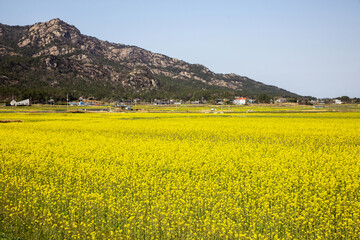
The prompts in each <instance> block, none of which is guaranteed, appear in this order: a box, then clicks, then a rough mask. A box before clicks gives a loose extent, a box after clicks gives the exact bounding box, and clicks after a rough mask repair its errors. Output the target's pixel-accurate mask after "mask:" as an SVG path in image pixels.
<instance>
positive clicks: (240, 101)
mask: <svg viewBox="0 0 360 240" xmlns="http://www.w3.org/2000/svg"><path fill="white" fill-rule="evenodd" d="M233 103H234V104H235V105H244V104H246V97H238V98H235V100H234V101H233Z"/></svg>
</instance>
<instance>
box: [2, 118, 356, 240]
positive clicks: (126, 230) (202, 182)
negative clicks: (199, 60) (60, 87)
mask: <svg viewBox="0 0 360 240" xmlns="http://www.w3.org/2000/svg"><path fill="white" fill-rule="evenodd" d="M0 118H17V119H21V120H22V121H23V122H13V123H6V124H2V125H0V139H1V141H0V233H2V234H5V235H6V234H8V235H11V236H16V237H22V238H24V239H360V198H359V196H360V158H359V156H360V113H359V112H348V113H293V114H285V113H278V114H273V113H263V114H261V113H259V114H256V113H252V114H246V113H245V114H222V115H215V114H185V113H184V114H181V113H173V114H170V113H169V114H167V113H160V114H155V113H154V114H151V113H142V114H141V113H134V114H121V113H113V114H103V113H95V114H91V113H86V114H62V113H53V114H34V113H26V114H15V113H6V114H5V113H3V114H2V115H1V114H0Z"/></svg>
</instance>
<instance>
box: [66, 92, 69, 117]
mask: <svg viewBox="0 0 360 240" xmlns="http://www.w3.org/2000/svg"><path fill="white" fill-rule="evenodd" d="M66 111H67V112H68V111H69V93H68V94H67V95H66Z"/></svg>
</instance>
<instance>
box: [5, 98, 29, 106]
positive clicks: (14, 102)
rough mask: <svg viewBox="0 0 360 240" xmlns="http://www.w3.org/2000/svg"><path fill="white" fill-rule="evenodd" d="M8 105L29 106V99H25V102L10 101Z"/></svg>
mask: <svg viewBox="0 0 360 240" xmlns="http://www.w3.org/2000/svg"><path fill="white" fill-rule="evenodd" d="M10 105H11V106H30V99H25V100H22V101H19V102H17V101H15V100H12V101H11V102H10Z"/></svg>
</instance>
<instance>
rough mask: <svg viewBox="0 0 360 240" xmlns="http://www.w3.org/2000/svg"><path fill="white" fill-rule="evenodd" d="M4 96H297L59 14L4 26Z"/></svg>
mask: <svg viewBox="0 0 360 240" xmlns="http://www.w3.org/2000/svg"><path fill="white" fill-rule="evenodd" d="M0 88H1V89H2V91H1V93H0V94H2V95H0V97H1V98H9V96H10V95H12V96H13V95H16V96H19V97H20V96H21V97H28V96H31V97H32V98H37V99H43V98H45V97H50V96H52V97H55V98H62V97H63V96H64V94H66V93H69V92H70V95H71V96H72V97H74V98H76V97H79V96H90V95H93V97H96V98H128V97H143V98H178V99H191V98H192V99H195V98H197V99H199V98H205V99H206V98H217V97H227V96H235V95H243V96H252V95H259V94H269V95H273V96H281V97H285V96H288V97H294V96H298V95H297V94H294V93H291V92H289V91H286V90H284V89H281V88H278V87H275V86H270V85H266V84H263V83H261V82H257V81H254V80H252V79H249V78H247V77H244V76H240V75H237V74H233V73H232V74H222V73H214V72H212V71H210V70H209V69H208V68H206V67H205V66H203V65H201V64H190V63H187V62H185V61H182V60H178V59H176V58H172V57H168V56H166V55H163V54H159V53H154V52H151V51H148V50H146V49H143V48H140V47H137V46H132V45H125V44H120V43H111V42H108V41H103V40H99V39H97V38H96V37H92V36H87V35H84V34H81V32H80V30H79V29H77V28H76V27H75V26H73V25H70V24H68V23H66V22H64V21H62V20H61V19H59V18H55V19H52V20H50V21H47V22H38V23H35V24H33V25H26V26H8V25H5V24H0Z"/></svg>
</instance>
